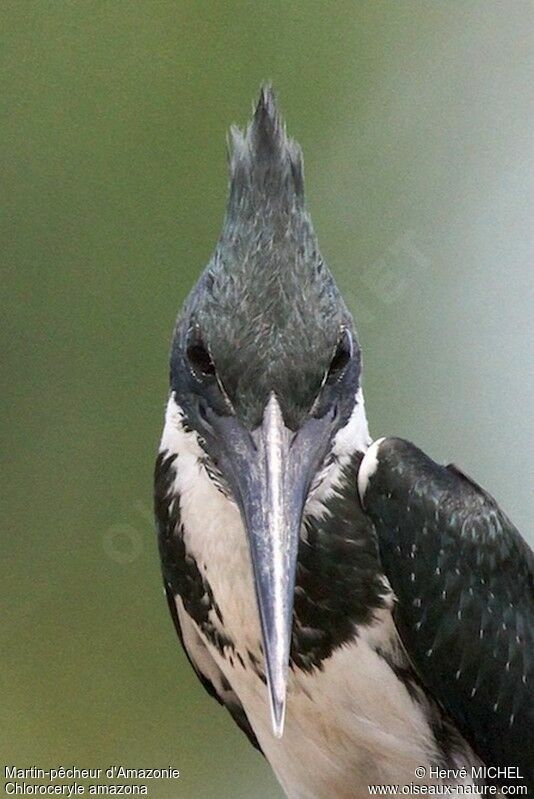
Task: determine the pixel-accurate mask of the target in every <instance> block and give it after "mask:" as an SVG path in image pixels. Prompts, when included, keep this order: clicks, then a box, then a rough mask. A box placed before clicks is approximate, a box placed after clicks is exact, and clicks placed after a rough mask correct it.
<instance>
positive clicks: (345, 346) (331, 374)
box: [326, 327, 352, 382]
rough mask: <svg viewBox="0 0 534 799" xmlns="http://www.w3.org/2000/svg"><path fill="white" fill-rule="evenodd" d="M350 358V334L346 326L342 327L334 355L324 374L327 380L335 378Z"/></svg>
mask: <svg viewBox="0 0 534 799" xmlns="http://www.w3.org/2000/svg"><path fill="white" fill-rule="evenodd" d="M351 358H352V336H351V334H350V332H349V331H348V330H347V328H346V327H344V328H343V330H342V331H341V336H340V337H339V341H338V343H337V346H336V349H335V352H334V355H333V357H332V360H331V362H330V367H329V369H328V374H327V376H326V380H327V382H329V381H332V380H335V379H336V378H337V377H338V376H339V375H340V374H341V372H342V371H343V370H344V369H345V367H346V366H347V364H348V362H349V361H350V359H351Z"/></svg>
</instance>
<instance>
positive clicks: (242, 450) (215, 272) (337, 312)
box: [171, 87, 361, 736]
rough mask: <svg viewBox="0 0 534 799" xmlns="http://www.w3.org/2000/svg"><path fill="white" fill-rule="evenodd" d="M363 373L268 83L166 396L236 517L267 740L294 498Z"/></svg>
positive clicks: (289, 597)
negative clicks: (244, 543) (260, 666)
mask: <svg viewBox="0 0 534 799" xmlns="http://www.w3.org/2000/svg"><path fill="white" fill-rule="evenodd" d="M360 367H361V361H360V349H359V346H358V342H357V338H356V333H355V330H354V326H353V322H352V318H351V316H350V314H349V312H348V310H347V308H346V306H345V304H344V302H343V300H342V298H341V295H340V294H339V291H338V289H337V287H336V285H335V283H334V280H333V277H332V275H331V273H330V272H329V270H328V268H327V267H326V264H325V263H324V261H323V258H322V257H321V254H320V252H319V249H318V245H317V239H316V236H315V233H314V230H313V227H312V224H311V220H310V217H309V215H308V213H307V212H306V209H305V206H304V186H303V167H302V156H301V152H300V148H299V146H298V145H297V144H296V143H295V142H294V141H293V140H291V139H289V138H288V137H287V135H286V131H285V127H284V124H283V122H282V120H281V118H280V116H279V113H278V111H277V108H276V103H275V99H274V96H273V92H272V89H270V88H269V87H265V88H263V89H262V91H261V94H260V98H259V101H258V104H257V107H256V109H255V112H254V115H253V118H252V121H251V122H250V124H249V126H248V128H247V130H246V131H245V132H244V133H242V132H241V131H239V130H237V129H233V130H232V131H231V149H230V192H229V199H228V205H227V211H226V217H225V222H224V226H223V230H222V233H221V236H220V239H219V241H218V244H217V247H216V249H215V253H214V255H213V257H212V259H211V261H210V263H209V264H208V266H207V268H206V270H205V271H204V273H203V274H202V276H201V278H200V280H199V282H198V283H197V285H196V286H195V288H194V289H193V291H192V292H191V294H190V296H189V298H188V300H187V301H186V304H185V307H184V309H183V312H182V314H181V316H180V317H179V319H178V322H177V325H176V329H175V333H174V339H173V344H172V351H171V391H172V392H174V395H175V398H176V401H177V404H178V405H179V406H180V408H181V411H182V413H183V416H184V421H185V423H186V424H187V426H188V427H189V428H191V429H192V430H195V431H196V433H197V434H198V438H199V443H200V444H201V446H202V448H203V449H204V451H205V453H206V457H207V459H208V460H209V463H210V470H209V471H210V474H211V475H216V476H217V477H216V480H217V484H218V486H219V487H221V490H225V491H226V492H227V493H228V495H229V496H230V497H231V498H232V499H233V500H234V501H235V502H236V504H237V506H238V507H239V510H240V513H241V516H242V519H243V523H244V526H245V529H246V533H247V537H248V542H249V548H250V557H251V562H252V569H253V574H254V583H255V589H256V598H257V604H258V611H259V616H260V623H261V632H262V639H263V651H264V656H265V665H266V674H267V682H268V689H269V696H270V704H271V712H272V720H273V729H274V732H275V734H276V735H278V736H280V735H281V734H282V730H283V723H284V712H285V701H286V684H287V672H288V664H289V655H290V641H291V626H292V612H293V594H294V586H295V570H296V559H297V550H298V543H299V537H300V528H301V523H302V517H303V512H304V505H305V503H306V499H307V497H308V495H309V493H310V490H311V489H312V487H313V485H314V480H316V478H317V475H318V474H320V472H321V470H322V469H323V468H324V465H325V462H326V461H327V460H328V457H329V455H330V454H331V451H332V447H333V442H334V439H335V437H336V434H337V433H338V431H339V430H340V429H341V428H343V427H344V426H345V425H347V423H348V421H349V419H350V418H351V415H352V413H353V411H354V408H355V404H356V402H357V399H356V397H357V392H358V389H359V385H360Z"/></svg>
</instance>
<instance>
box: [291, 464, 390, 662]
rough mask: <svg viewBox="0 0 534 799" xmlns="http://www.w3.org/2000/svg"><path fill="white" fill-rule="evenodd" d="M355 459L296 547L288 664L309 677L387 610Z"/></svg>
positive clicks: (372, 530)
mask: <svg viewBox="0 0 534 799" xmlns="http://www.w3.org/2000/svg"><path fill="white" fill-rule="evenodd" d="M361 458H362V455H361V454H360V453H357V454H355V455H354V457H353V458H352V459H351V461H350V463H349V464H348V465H347V466H346V468H345V469H344V471H343V474H342V478H341V481H340V486H339V488H338V489H337V491H336V492H335V493H333V494H332V496H331V497H329V498H328V499H327V500H326V501H325V503H324V505H325V513H324V515H323V516H321V518H314V517H311V516H308V517H307V518H306V519H305V521H304V526H305V530H304V538H303V539H302V540H301V542H300V546H299V555H298V563H297V580H296V589H295V611H294V623H293V641H292V650H291V662H292V666H293V667H294V668H299V669H302V670H304V671H311V670H313V669H314V668H321V667H322V662H323V661H324V660H325V658H328V657H330V655H331V654H332V653H333V652H334V651H335V650H336V649H337V648H339V647H340V646H343V645H344V644H346V643H347V642H348V641H350V640H353V639H354V638H355V637H356V635H357V628H358V625H367V624H370V623H371V622H372V621H373V616H374V613H375V611H376V610H378V609H379V608H383V607H384V606H385V605H386V600H387V590H386V589H385V587H384V582H383V579H382V570H381V568H380V562H379V558H378V549H377V544H376V540H375V533H374V528H373V525H372V523H371V522H370V520H369V519H368V517H367V516H366V515H365V514H364V512H363V510H362V508H361V505H360V502H359V499H358V495H357V487H356V476H357V471H358V467H359V464H360V461H361Z"/></svg>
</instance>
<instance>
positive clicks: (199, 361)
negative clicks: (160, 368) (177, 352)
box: [186, 331, 215, 377]
mask: <svg viewBox="0 0 534 799" xmlns="http://www.w3.org/2000/svg"><path fill="white" fill-rule="evenodd" d="M186 354H187V360H188V361H189V366H190V367H191V369H192V370H193V372H194V373H195V374H196V375H197V376H198V377H207V376H209V375H214V374H215V364H214V363H213V361H212V360H211V356H210V354H209V352H208V350H207V348H206V346H205V344H204V342H203V341H202V339H201V337H200V334H199V332H198V331H194V332H193V336H192V338H191V340H190V342H189V344H188V346H187V351H186Z"/></svg>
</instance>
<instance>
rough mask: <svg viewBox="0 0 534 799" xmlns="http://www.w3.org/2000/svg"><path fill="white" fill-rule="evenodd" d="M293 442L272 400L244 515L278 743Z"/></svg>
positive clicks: (289, 587) (293, 504) (287, 636)
mask: <svg viewBox="0 0 534 799" xmlns="http://www.w3.org/2000/svg"><path fill="white" fill-rule="evenodd" d="M293 437H294V436H293V434H292V433H291V432H290V431H289V430H288V429H287V428H286V427H285V425H284V420H283V418H282V412H281V410H280V406H279V404H278V401H277V399H276V396H275V395H274V394H272V395H271V397H270V399H269V402H268V404H267V406H266V408H265V413H264V417H263V424H262V426H261V428H260V429H259V431H257V435H256V445H257V448H258V458H259V466H260V471H261V474H262V479H261V480H260V481H259V484H258V485H257V486H256V490H255V491H254V493H253V495H252V496H250V497H249V501H248V502H245V503H244V508H243V510H244V515H245V523H246V526H247V530H248V535H249V544H250V554H251V559H252V566H253V570H254V581H255V586H256V598H257V602H258V610H259V613H260V621H261V631H262V638H263V647H264V653H265V665H266V671H267V685H268V689H269V698H270V704H271V718H272V724H273V731H274V734H275V735H276V736H277V737H281V735H282V733H283V729H284V717H285V706H286V691H287V672H288V666H289V652H290V644H291V628H292V617H293V594H294V590H295V568H296V561H297V549H298V541H299V536H300V524H301V518H302V510H303V505H304V501H305V496H303V489H304V488H305V487H304V486H303V485H302V481H299V484H295V483H293V481H292V480H291V477H292V475H291V468H290V447H291V443H292V439H293ZM292 483H293V484H292Z"/></svg>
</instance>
